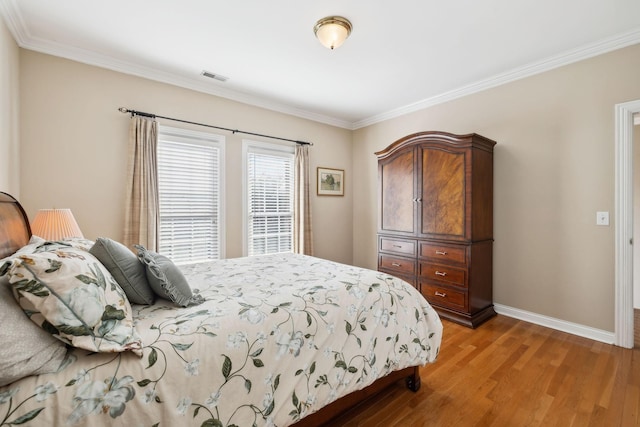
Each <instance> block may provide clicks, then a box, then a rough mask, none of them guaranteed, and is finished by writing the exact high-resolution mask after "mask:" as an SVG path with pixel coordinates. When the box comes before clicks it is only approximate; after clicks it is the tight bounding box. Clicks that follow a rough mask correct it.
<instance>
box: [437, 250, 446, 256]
mask: <svg viewBox="0 0 640 427" xmlns="http://www.w3.org/2000/svg"><path fill="white" fill-rule="evenodd" d="M446 254H447V253H446V252H445V251H438V250H436V255H446Z"/></svg>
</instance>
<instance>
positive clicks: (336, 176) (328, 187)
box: [317, 167, 344, 196]
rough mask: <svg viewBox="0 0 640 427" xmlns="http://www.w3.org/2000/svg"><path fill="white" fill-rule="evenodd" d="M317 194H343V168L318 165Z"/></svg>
mask: <svg viewBox="0 0 640 427" xmlns="http://www.w3.org/2000/svg"><path fill="white" fill-rule="evenodd" d="M317 183H318V190H317V191H318V196H344V169H332V168H322V167H318V180H317Z"/></svg>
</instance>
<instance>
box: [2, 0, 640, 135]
mask: <svg viewBox="0 0 640 427" xmlns="http://www.w3.org/2000/svg"><path fill="white" fill-rule="evenodd" d="M178 5H180V7H179V6H178ZM0 13H1V14H2V15H3V17H4V19H5V22H6V23H7V26H8V27H9V29H10V31H11V33H12V34H13V36H14V38H15V39H16V42H17V43H18V45H19V46H21V47H23V48H25V49H31V50H34V51H38V52H43V53H47V54H51V55H56V56H60V57H64V58H69V59H73V60H76V61H79V62H83V63H87V64H92V65H96V66H99V67H104V68H108V69H112V70H116V71H120V72H124V73H127V74H132V75H137V76H142V77H146V78H150V79H153V80H157V81H162V82H166V83H170V84H174V85H178V86H182V87H187V88H191V89H194V90H198V91H202V92H206V93H210V94H214V95H217V96H221V97H225V98H229V99H233V100H237V101H241V102H245V103H248V104H252V105H257V106H260V107H264V108H269V109H272V110H275V111H281V112H285V113H288V114H293V115H296V116H299V117H304V118H308V119H311V120H315V121H319V122H323V123H328V124H332V125H335V126H340V127H344V128H348V129H357V128H359V127H362V126H366V125H368V124H372V123H375V122H378V121H381V120H384V119H388V118H391V117H395V116H398V115H402V114H406V113H408V112H411V111H415V110H418V109H421V108H425V107H427V106H429V105H434V104H437V103H440V102H444V101H447V100H450V99H454V98H457V97H460V96H463V95H467V94H469V93H473V92H477V91H480V90H483V89H486V88H489V87H493V86H496V85H499V84H502V83H505V82H508V81H512V80H516V79H519V78H522V77H526V76H528V75H532V74H535V73H538V72H542V71H545V70H548V69H552V68H555V67H558V66H561V65H565V64H567V63H571V62H575V61H578V60H581V59H585V58H588V57H591V56H595V55H598V54H601V53H604V52H608V51H611V50H615V49H619V48H622V47H625V46H629V45H632V44H635V43H639V42H640V1H638V0H561V1H559V0H518V1H513V0H451V1H442V0H393V2H392V1H390V0H388V1H384V2H383V1H377V2H372V1H371V0H324V1H313V2H303V1H301V0H275V1H265V0H242V1H213V0H188V1H181V2H178V1H176V0H133V1H132V0H109V1H104V0H101V1H98V0H56V1H51V0H0ZM330 15H341V16H344V17H346V18H348V19H349V20H350V21H351V22H352V24H353V32H352V34H351V36H350V38H349V39H348V40H347V41H346V42H345V44H344V45H343V46H341V47H340V48H338V49H336V50H333V51H331V50H329V49H327V48H325V47H323V46H322V45H321V44H320V43H319V42H318V40H316V39H315V37H314V34H313V26H314V24H315V23H316V21H317V20H318V19H320V18H323V17H325V16H330ZM203 70H206V71H209V72H212V73H215V74H221V75H223V76H225V77H228V80H227V81H226V82H220V81H218V80H214V79H210V78H208V77H204V76H202V75H201V73H202V71H203ZM133 107H134V106H133ZM158 114H162V113H161V112H158Z"/></svg>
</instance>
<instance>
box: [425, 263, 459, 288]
mask: <svg viewBox="0 0 640 427" xmlns="http://www.w3.org/2000/svg"><path fill="white" fill-rule="evenodd" d="M418 274H419V276H420V278H425V279H429V280H431V281H436V282H442V283H444V284H447V285H455V286H462V287H466V286H467V281H466V280H465V279H466V275H467V270H465V269H462V268H455V267H451V266H449V265H442V264H433V263H430V262H425V261H420V266H419V272H418Z"/></svg>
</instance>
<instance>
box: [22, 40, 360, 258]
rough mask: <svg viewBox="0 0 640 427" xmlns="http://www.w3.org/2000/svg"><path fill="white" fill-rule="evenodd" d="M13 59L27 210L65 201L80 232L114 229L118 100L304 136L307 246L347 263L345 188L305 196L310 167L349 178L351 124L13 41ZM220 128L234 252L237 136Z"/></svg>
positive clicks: (120, 150)
mask: <svg viewBox="0 0 640 427" xmlns="http://www.w3.org/2000/svg"><path fill="white" fill-rule="evenodd" d="M20 59H21V62H20V67H21V68H20V71H21V79H20V90H21V94H20V100H21V109H20V117H21V140H20V141H21V143H20V149H21V152H20V162H21V166H22V174H21V182H20V189H21V201H22V203H23V205H24V207H25V209H26V211H27V213H28V214H29V216H30V217H31V218H32V219H33V216H34V215H35V212H36V211H37V210H38V209H40V208H50V207H61V208H62V207H64V208H71V209H72V210H73V213H74V215H75V216H76V219H77V220H78V223H79V224H80V227H81V228H82V230H83V232H84V234H85V236H86V237H89V238H95V237H98V236H106V237H112V238H115V239H118V240H120V239H121V238H122V226H123V222H124V189H125V175H126V166H127V138H128V126H129V118H128V115H125V114H122V113H120V112H118V111H117V109H118V108H119V107H126V108H130V109H135V110H140V111H147V112H151V113H156V114H159V115H163V116H168V117H176V118H182V119H186V120H190V121H195V122H201V123H208V124H213V125H218V126H223V127H228V128H233V129H242V130H248V131H252V132H257V133H262V134H268V135H276V136H283V137H287V138H291V139H301V140H307V141H313V142H314V144H315V145H314V146H313V147H311V154H310V157H311V161H310V163H311V170H312V176H311V178H312V179H311V182H312V186H313V190H312V194H313V196H312V197H313V199H312V212H313V226H314V228H315V250H316V254H317V255H318V256H320V257H323V258H328V259H332V260H336V261H339V262H343V263H351V262H352V253H353V246H352V239H351V236H352V218H353V215H352V199H353V196H352V195H353V192H352V191H351V189H350V188H349V187H347V192H346V195H345V197H317V196H315V170H316V167H317V166H329V167H335V168H341V169H345V170H346V176H347V179H349V178H350V176H351V171H350V168H351V163H352V159H351V137H352V134H351V131H348V130H345V129H340V128H336V127H332V126H328V125H323V124H319V123H316V122H313V121H309V120H304V119H300V118H296V117H293V116H289V115H286V114H281V113H276V112H273V111H268V110H264V109H260V108H256V107H252V106H248V105H246V104H241V103H238V102H233V101H229V100H226V99H223V98H219V97H215V96H211V95H206V94H202V93H199V92H194V91H191V90H187V89H182V88H178V87H174V86H171V85H166V84H162V83H157V82H154V81H150V80H146V79H142V78H137V77H133V76H129V75H125V74H121V73H117V72H113V71H109V70H105V69H100V68H96V67H92V66H88V65H84V64H80V63H77V62H73V61H69V60H65V59H61V58H56V57H52V56H48V55H43V54H40V53H35V52H32V51H27V50H21V51H20ZM160 122H161V124H164V125H167V126H174V127H181V126H182V127H184V125H181V124H179V123H175V122H170V121H162V120H160ZM198 129H199V130H205V128H198ZM212 132H218V131H215V130H212ZM220 134H222V135H224V136H225V137H226V177H225V180H226V201H225V206H226V212H225V215H226V256H227V257H237V256H241V255H242V240H241V239H242V196H241V192H242V167H241V155H242V139H243V138H246V136H243V135H240V134H235V135H234V134H230V133H228V132H220ZM253 139H254V140H255V139H258V140H259V138H253ZM266 141H270V140H268V139H266ZM350 185H351V184H350V183H349V182H348V181H347V186H350Z"/></svg>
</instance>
